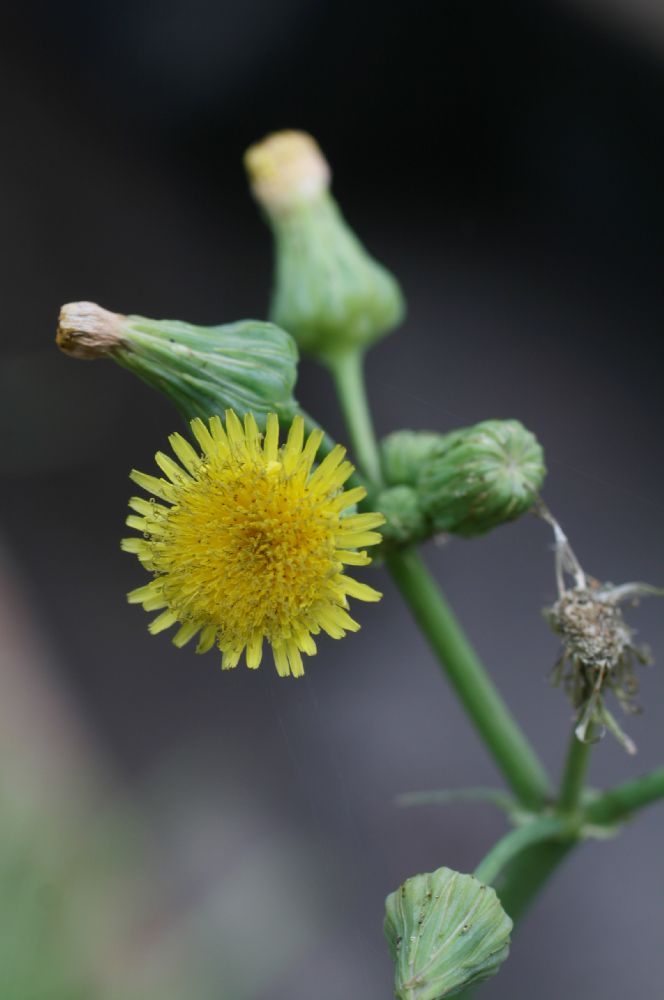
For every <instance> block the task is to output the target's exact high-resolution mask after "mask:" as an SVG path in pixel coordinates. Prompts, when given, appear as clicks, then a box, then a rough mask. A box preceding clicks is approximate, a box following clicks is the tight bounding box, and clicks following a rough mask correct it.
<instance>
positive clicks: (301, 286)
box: [244, 131, 404, 363]
mask: <svg viewBox="0 0 664 1000" xmlns="http://www.w3.org/2000/svg"><path fill="white" fill-rule="evenodd" d="M244 162H245V166H246V169H247V172H248V174H249V179H250V183H251V188H252V191H253V194H254V197H255V198H256V200H257V201H258V203H259V205H260V206H261V207H262V208H263V209H264V211H265V214H266V216H267V219H268V222H269V224H270V226H271V229H272V232H273V235H274V243H275V279H274V288H273V293H272V301H271V306H270V318H271V319H272V320H273V321H274V322H275V323H278V324H279V326H281V327H283V328H284V329H285V330H288V332H289V333H291V334H292V335H293V337H294V338H295V340H296V341H297V343H298V345H299V346H300V347H301V348H302V350H304V351H307V352H309V353H310V354H312V355H314V356H315V357H317V358H318V359H319V360H321V361H324V362H327V363H329V362H331V361H333V360H334V358H335V357H337V356H338V355H339V354H343V353H344V352H347V351H349V350H363V349H364V348H366V347H368V346H369V345H370V344H372V343H373V342H374V341H376V340H377V339H379V338H380V337H382V336H384V335H385V334H386V333H389V331H390V330H392V329H393V328H394V327H395V326H396V325H397V324H398V323H399V322H400V321H401V319H402V317H403V313H404V302H403V297H402V295H401V291H400V289H399V286H398V284H397V282H396V280H395V278H394V277H393V276H392V275H391V274H390V273H389V272H388V271H387V270H386V269H385V268H384V267H382V265H380V264H379V263H378V262H377V261H375V260H374V259H373V257H371V256H370V255H369V254H368V253H367V251H366V250H365V248H364V247H363V246H362V244H361V243H360V241H359V240H358V238H357V237H356V236H355V234H354V233H353V232H352V230H351V229H350V228H349V226H348V225H347V223H346V222H345V220H344V218H343V216H342V215H341V212H340V211H339V208H338V207H337V205H336V202H335V201H334V199H333V198H332V196H331V194H330V192H329V182H330V169H329V166H328V164H327V161H326V160H325V158H324V156H323V154H322V153H321V151H320V149H319V147H318V145H317V144H316V142H315V141H314V139H312V137H311V136H309V135H307V134H306V133H303V132H294V131H287V132H277V133H275V134H274V135H270V136H268V137H267V138H266V139H264V140H263V141H262V142H260V143H257V144H256V145H255V146H252V147H251V148H250V149H249V150H248V151H247V153H246V154H245V161H244Z"/></svg>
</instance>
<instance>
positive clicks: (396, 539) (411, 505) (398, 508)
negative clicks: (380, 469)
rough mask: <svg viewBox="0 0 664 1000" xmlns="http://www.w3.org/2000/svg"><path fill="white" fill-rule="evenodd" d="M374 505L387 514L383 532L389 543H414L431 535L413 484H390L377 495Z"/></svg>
mask: <svg viewBox="0 0 664 1000" xmlns="http://www.w3.org/2000/svg"><path fill="white" fill-rule="evenodd" d="M374 505H375V507H376V509H377V510H379V511H380V512H381V514H384V515H385V518H386V521H385V524H384V525H383V526H382V528H381V534H382V536H383V538H384V539H385V541H386V542H387V543H388V544H389V543H391V544H393V545H412V544H413V542H416V541H419V540H422V539H425V538H427V537H428V536H429V534H430V532H429V527H428V523H427V519H426V517H425V516H424V512H423V511H422V508H421V507H420V502H419V497H418V495H417V491H416V490H414V489H413V488H412V487H411V486H388V488H387V489H385V490H381V492H380V493H379V494H378V495H377V497H376V499H375V501H374Z"/></svg>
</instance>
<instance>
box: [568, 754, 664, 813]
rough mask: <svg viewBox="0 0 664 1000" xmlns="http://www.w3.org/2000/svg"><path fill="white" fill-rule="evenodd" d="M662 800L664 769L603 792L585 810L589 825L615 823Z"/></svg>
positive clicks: (661, 768)
mask: <svg viewBox="0 0 664 1000" xmlns="http://www.w3.org/2000/svg"><path fill="white" fill-rule="evenodd" d="M662 799H664V767H658V768H657V769H656V770H655V771H651V772H650V774H646V775H644V776H643V777H642V778H635V779H634V780H633V781H626V782H625V783H624V784H622V785H617V786H616V787H615V788H612V789H610V791H608V792H604V794H603V795H601V796H600V797H599V798H598V799H595V801H594V802H591V803H590V804H589V805H588V806H587V807H586V810H585V817H586V819H587V820H588V822H590V823H615V822H618V821H619V820H621V819H628V818H629V817H630V816H631V815H632V813H634V812H636V811H637V809H643V807H644V806H649V805H652V804H653V802H657V801H659V800H662Z"/></svg>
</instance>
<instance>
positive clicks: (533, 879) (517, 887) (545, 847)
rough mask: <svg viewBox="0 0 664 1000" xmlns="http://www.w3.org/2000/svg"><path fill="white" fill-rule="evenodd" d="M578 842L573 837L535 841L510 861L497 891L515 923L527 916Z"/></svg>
mask: <svg viewBox="0 0 664 1000" xmlns="http://www.w3.org/2000/svg"><path fill="white" fill-rule="evenodd" d="M575 844H576V840H575V839H572V838H570V839H568V840H546V841H543V842H542V843H541V844H533V845H532V846H531V847H528V848H526V849H525V850H524V851H523V852H522V853H521V854H519V855H518V856H517V857H515V858H514V860H513V861H512V862H511V863H510V864H509V865H508V867H507V869H506V871H505V873H504V877H503V878H502V879H501V880H500V882H499V884H498V886H497V887H496V891H497V892H498V895H499V897H500V902H501V903H502V905H503V906H504V907H505V910H506V911H507V913H509V915H510V917H511V918H512V920H513V921H514V922H515V923H516V921H517V920H520V919H521V918H522V917H523V915H524V914H525V912H526V910H527V909H528V908H529V907H530V906H531V905H532V903H533V902H534V900H535V898H536V897H537V895H538V894H539V893H540V892H541V890H542V888H543V887H544V885H545V883H546V882H548V880H549V879H550V878H551V876H552V875H553V873H554V871H555V870H556V868H557V867H558V866H559V865H560V864H561V863H562V862H563V861H564V860H565V858H566V857H567V855H568V854H569V853H570V851H571V850H572V849H573V847H574V846H575Z"/></svg>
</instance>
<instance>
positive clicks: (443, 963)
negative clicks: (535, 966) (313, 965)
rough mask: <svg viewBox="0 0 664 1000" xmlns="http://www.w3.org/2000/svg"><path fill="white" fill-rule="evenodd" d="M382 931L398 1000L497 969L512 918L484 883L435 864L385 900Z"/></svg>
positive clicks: (434, 995)
mask: <svg viewBox="0 0 664 1000" xmlns="http://www.w3.org/2000/svg"><path fill="white" fill-rule="evenodd" d="M385 908H386V917H385V935H386V937H387V941H388V944H389V947H390V952H391V954H392V958H393V959H394V961H395V964H396V970H395V976H394V984H395V993H396V996H397V997H398V998H399V1000H441V998H442V997H449V996H453V995H454V994H455V993H459V992H460V991H461V990H463V989H465V988H466V987H467V986H472V985H473V984H474V983H479V982H481V981H482V980H483V979H488V978H489V977H490V976H493V975H495V974H496V972H497V971H498V969H499V968H500V966H501V965H502V963H503V962H504V961H505V959H506V958H507V955H508V953H509V943H510V932H511V930H512V921H511V920H510V918H509V917H508V916H507V914H506V913H505V911H504V910H503V908H502V906H501V905H500V902H499V900H498V897H497V896H496V893H495V892H494V890H493V889H491V888H490V887H489V886H486V885H482V883H481V882H478V880H477V879H476V878H475V877H474V876H473V875H462V874H460V873H459V872H455V871H452V870H451V869H450V868H439V869H438V870H437V871H435V872H432V873H431V874H427V875H415V876H414V877H413V878H409V879H407V880H406V881H405V882H404V883H403V885H401V886H400V887H399V888H398V889H397V890H396V892H393V893H391V894H390V895H389V896H388V897H387V900H386V901H385Z"/></svg>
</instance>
